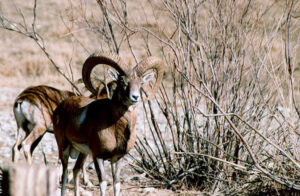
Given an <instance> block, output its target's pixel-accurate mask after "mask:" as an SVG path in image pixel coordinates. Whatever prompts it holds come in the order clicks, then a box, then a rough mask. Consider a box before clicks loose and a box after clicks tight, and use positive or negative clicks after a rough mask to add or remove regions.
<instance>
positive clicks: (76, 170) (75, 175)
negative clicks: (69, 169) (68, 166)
mask: <svg viewBox="0 0 300 196" xmlns="http://www.w3.org/2000/svg"><path fill="white" fill-rule="evenodd" d="M86 157H87V155H86V154H83V153H80V154H79V156H78V158H77V161H76V163H75V166H74V168H73V178H74V189H75V196H79V174H80V169H81V168H82V167H83V165H84V162H85V160H86Z"/></svg>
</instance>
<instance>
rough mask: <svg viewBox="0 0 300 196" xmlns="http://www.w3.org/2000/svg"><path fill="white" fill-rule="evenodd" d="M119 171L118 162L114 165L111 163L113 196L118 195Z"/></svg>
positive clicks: (119, 165)
mask: <svg viewBox="0 0 300 196" xmlns="http://www.w3.org/2000/svg"><path fill="white" fill-rule="evenodd" d="M120 171H121V164H120V161H117V162H115V163H111V173H112V176H113V184H114V196H119V195H120V186H121V184H120Z"/></svg>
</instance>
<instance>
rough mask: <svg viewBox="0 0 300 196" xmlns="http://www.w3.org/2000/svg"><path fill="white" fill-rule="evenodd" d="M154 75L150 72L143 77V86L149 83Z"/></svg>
mask: <svg viewBox="0 0 300 196" xmlns="http://www.w3.org/2000/svg"><path fill="white" fill-rule="evenodd" d="M154 75H155V73H154V72H150V73H147V74H145V75H143V78H142V83H143V84H145V83H148V82H149V81H151V80H152V79H153V78H154Z"/></svg>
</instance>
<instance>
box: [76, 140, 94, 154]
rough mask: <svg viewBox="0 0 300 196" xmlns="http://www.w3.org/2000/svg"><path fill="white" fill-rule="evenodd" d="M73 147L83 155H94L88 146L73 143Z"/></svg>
mask: <svg viewBox="0 0 300 196" xmlns="http://www.w3.org/2000/svg"><path fill="white" fill-rule="evenodd" d="M72 145H73V147H74V148H75V149H76V150H78V151H79V152H81V153H83V154H92V151H91V149H90V148H89V147H88V145H86V144H80V143H76V142H72Z"/></svg>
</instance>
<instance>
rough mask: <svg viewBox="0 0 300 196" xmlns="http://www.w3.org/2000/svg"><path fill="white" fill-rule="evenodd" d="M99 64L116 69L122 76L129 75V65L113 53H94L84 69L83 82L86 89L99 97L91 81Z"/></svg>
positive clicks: (85, 63) (87, 60) (84, 65)
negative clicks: (92, 73) (92, 74)
mask: <svg viewBox="0 0 300 196" xmlns="http://www.w3.org/2000/svg"><path fill="white" fill-rule="evenodd" d="M98 64H105V65H108V66H111V67H112V68H114V69H116V70H117V71H118V72H119V74H120V75H128V74H129V73H128V72H129V71H130V70H128V65H127V64H125V63H124V62H123V61H122V59H121V58H120V57H119V56H117V55H115V54H112V53H99V52H98V53H94V54H92V55H91V56H89V57H88V58H87V59H86V61H85V62H84V64H83V67H82V80H83V83H84V85H85V87H86V88H87V89H88V90H89V91H90V92H91V93H92V94H93V95H97V90H96V89H95V88H94V87H93V85H92V81H91V72H92V70H93V69H94V67H95V66H97V65H98Z"/></svg>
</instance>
